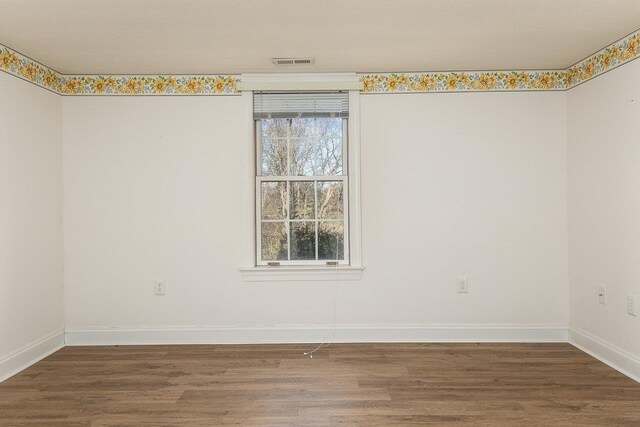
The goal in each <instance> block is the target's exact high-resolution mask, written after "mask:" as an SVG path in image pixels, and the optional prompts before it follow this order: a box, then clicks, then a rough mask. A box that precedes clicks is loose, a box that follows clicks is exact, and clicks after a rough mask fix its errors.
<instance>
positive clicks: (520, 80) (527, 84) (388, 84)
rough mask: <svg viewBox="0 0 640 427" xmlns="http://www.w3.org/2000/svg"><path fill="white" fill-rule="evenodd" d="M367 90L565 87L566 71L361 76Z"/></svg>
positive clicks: (554, 88)
mask: <svg viewBox="0 0 640 427" xmlns="http://www.w3.org/2000/svg"><path fill="white" fill-rule="evenodd" d="M360 81H361V82H362V91H363V92H364V93H394V92H469V91H479V92H482V91H529V90H566V72H565V71H564V70H549V71H526V70H522V71H450V72H442V73H438V72H436V73H388V74H365V75H361V76H360Z"/></svg>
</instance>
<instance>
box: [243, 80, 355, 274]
mask: <svg viewBox="0 0 640 427" xmlns="http://www.w3.org/2000/svg"><path fill="white" fill-rule="evenodd" d="M339 77H340V78H339ZM339 77H338V75H336V74H332V75H331V76H330V79H326V78H323V76H322V75H317V74H315V75H293V76H292V75H275V74H274V75H260V76H259V77H256V76H255V75H252V76H251V77H249V76H248V77H247V82H246V83H251V79H252V78H256V79H258V78H259V80H260V82H261V84H262V85H263V86H261V87H262V88H266V89H268V87H269V82H271V83H273V87H280V86H281V85H282V84H283V83H285V82H289V83H291V84H292V85H293V86H291V89H292V90H305V89H306V88H308V87H309V86H312V87H317V85H318V83H321V84H326V85H327V89H331V87H330V86H331V84H336V82H338V83H339V84H340V85H342V86H348V85H351V86H350V87H352V88H353V87H358V86H357V79H358V78H357V76H356V75H355V74H343V75H339ZM242 79H243V81H244V79H245V76H243V77H242ZM265 82H266V83H265ZM345 82H346V83H345ZM246 87H247V88H249V87H251V88H252V89H253V87H252V86H251V85H250V84H247V86H246ZM336 88H337V87H336ZM336 88H334V89H336ZM340 88H342V87H340ZM242 100H243V103H244V114H245V125H244V131H245V136H244V145H245V147H244V167H243V223H244V230H243V231H244V233H245V235H244V239H243V240H244V242H245V243H244V245H245V250H244V260H243V267H242V268H240V271H241V273H242V275H243V277H244V280H245V281H317V280H327V281H331V280H336V277H337V278H338V279H339V280H360V278H361V277H362V271H363V270H364V267H363V266H362V229H361V206H360V203H361V198H360V91H359V90H349V120H348V121H347V123H348V129H349V132H348V137H347V138H348V144H347V149H348V155H347V162H348V167H347V170H348V177H347V178H348V180H349V185H348V186H347V187H348V200H349V202H348V206H349V213H348V217H347V218H348V227H347V228H348V232H349V235H348V240H347V236H346V235H345V245H346V244H347V242H349V261H350V264H349V265H340V266H337V267H336V266H327V265H318V266H315V265H305V266H291V265H289V266H278V267H265V266H257V265H256V254H257V252H256V141H255V121H254V119H253V92H252V91H251V90H246V89H245V90H243V92H242Z"/></svg>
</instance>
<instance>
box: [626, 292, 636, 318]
mask: <svg viewBox="0 0 640 427" xmlns="http://www.w3.org/2000/svg"><path fill="white" fill-rule="evenodd" d="M637 309H638V300H637V298H636V296H635V295H627V314H630V315H632V316H637V315H638V312H637V311H636V310H637Z"/></svg>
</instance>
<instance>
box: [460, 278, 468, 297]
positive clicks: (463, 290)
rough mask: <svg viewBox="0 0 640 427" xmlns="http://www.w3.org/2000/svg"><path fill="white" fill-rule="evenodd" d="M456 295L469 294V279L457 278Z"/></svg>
mask: <svg viewBox="0 0 640 427" xmlns="http://www.w3.org/2000/svg"><path fill="white" fill-rule="evenodd" d="M458 293H459V294H468V293H469V279H467V278H466V277H458Z"/></svg>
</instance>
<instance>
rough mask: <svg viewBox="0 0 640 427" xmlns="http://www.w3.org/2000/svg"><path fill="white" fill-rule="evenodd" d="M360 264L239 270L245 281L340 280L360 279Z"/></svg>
mask: <svg viewBox="0 0 640 427" xmlns="http://www.w3.org/2000/svg"><path fill="white" fill-rule="evenodd" d="M363 270H364V267H361V266H344V267H332V266H331V267H325V266H317V267H316V266H310V267H307V266H301V267H298V266H280V267H262V266H261V267H245V268H241V269H240V272H241V273H242V276H243V277H244V281H245V282H282V281H297V282H304V281H332V280H333V281H335V280H336V278H337V279H338V280H340V281H344V280H360V279H362V271H363Z"/></svg>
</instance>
